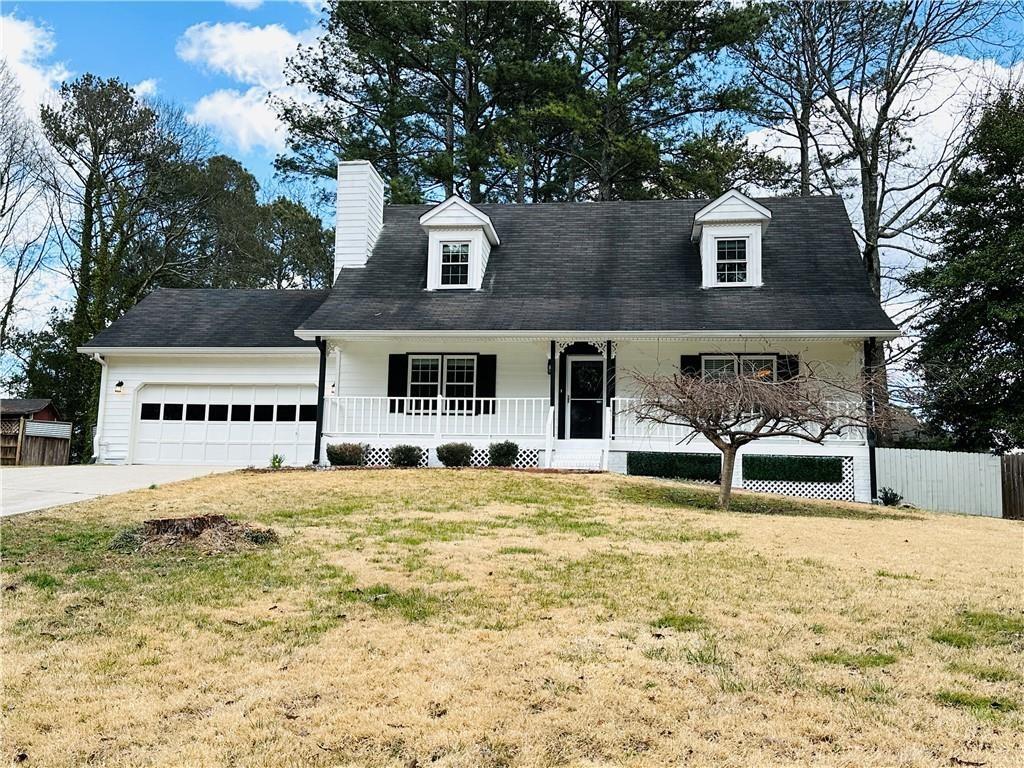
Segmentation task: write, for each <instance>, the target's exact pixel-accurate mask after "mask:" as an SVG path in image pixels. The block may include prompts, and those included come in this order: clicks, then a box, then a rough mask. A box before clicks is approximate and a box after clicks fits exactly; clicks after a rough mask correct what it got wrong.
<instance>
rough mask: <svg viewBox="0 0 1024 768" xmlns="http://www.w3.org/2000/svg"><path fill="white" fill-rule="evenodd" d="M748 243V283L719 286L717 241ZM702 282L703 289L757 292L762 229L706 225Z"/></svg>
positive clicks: (752, 226)
mask: <svg viewBox="0 0 1024 768" xmlns="http://www.w3.org/2000/svg"><path fill="white" fill-rule="evenodd" d="M719 240H745V241H746V243H747V246H746V252H747V279H746V280H745V281H744V282H742V283H720V282H718V269H717V265H718V241H719ZM700 255H701V278H702V284H703V287H704V288H756V287H758V286H760V285H762V284H763V283H762V281H761V225H760V224H749V223H747V224H743V223H735V224H706V225H705V226H704V228H703V230H702V234H701V244H700Z"/></svg>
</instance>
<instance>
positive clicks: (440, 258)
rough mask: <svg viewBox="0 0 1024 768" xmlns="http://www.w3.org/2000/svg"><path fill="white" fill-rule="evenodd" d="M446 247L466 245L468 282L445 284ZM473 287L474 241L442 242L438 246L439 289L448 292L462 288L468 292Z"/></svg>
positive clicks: (453, 240) (452, 240) (454, 240)
mask: <svg viewBox="0 0 1024 768" xmlns="http://www.w3.org/2000/svg"><path fill="white" fill-rule="evenodd" d="M446 245H459V246H461V245H464V246H466V282H464V283H446V282H444V247H445V246H446ZM472 286H473V241H472V240H471V239H468V238H467V239H465V240H456V239H451V240H447V239H446V240H440V241H438V244H437V287H438V289H439V290H448V289H451V288H460V289H462V290H466V289H467V288H472Z"/></svg>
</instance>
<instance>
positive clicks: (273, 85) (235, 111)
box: [175, 22, 316, 152]
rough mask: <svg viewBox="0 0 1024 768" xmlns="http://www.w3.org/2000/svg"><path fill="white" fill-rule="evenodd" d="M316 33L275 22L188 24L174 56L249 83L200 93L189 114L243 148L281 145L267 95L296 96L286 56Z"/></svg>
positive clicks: (280, 130) (279, 128)
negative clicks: (287, 79)
mask: <svg viewBox="0 0 1024 768" xmlns="http://www.w3.org/2000/svg"><path fill="white" fill-rule="evenodd" d="M315 36H316V29H315V28H314V29H307V30H303V31H302V32H298V33H293V32H290V31H288V30H287V29H285V28H284V27H282V26H280V25H279V24H268V25H266V26H262V27H259V26H253V25H251V24H245V23H242V22H223V23H216V24H214V23H209V22H203V23H201V24H195V25H193V26H191V27H189V28H188V29H186V30H185V33H184V34H183V35H182V36H181V38H179V40H178V43H177V46H176V49H175V50H176V51H177V54H178V57H179V58H181V59H182V60H183V61H187V62H189V63H191V64H196V65H198V66H201V67H203V68H205V69H206V70H208V71H210V72H215V73H217V74H220V75H225V76H227V77H229V78H231V79H232V80H235V81H237V82H238V83H239V84H240V85H243V86H247V87H245V88H222V89H218V90H216V91H214V92H213V93H209V94H207V95H206V96H203V97H202V98H201V99H199V101H198V102H196V104H195V106H194V107H193V108H192V111H191V112H190V114H189V117H190V119H191V120H192V121H193V122H196V123H198V124H200V125H204V126H206V127H208V128H210V129H211V130H212V131H214V132H215V133H216V134H217V135H218V136H219V137H220V138H221V139H222V140H223V141H225V142H226V143H230V144H233V145H234V146H236V147H237V148H238V149H239V150H241V151H242V152H249V151H250V150H252V149H255V148H261V147H262V148H265V149H268V150H271V151H274V152H278V151H280V150H282V149H283V148H284V138H285V134H284V129H283V128H282V126H281V124H280V122H279V121H278V119H277V116H276V115H275V114H274V111H273V110H272V109H271V108H270V107H269V106H268V105H267V95H268V93H274V94H276V95H283V94H288V95H292V96H298V95H299V93H300V91H299V90H298V89H294V88H289V87H288V86H287V85H286V83H285V77H284V67H285V60H286V59H287V58H288V57H289V56H291V55H293V54H294V53H295V51H296V50H297V49H298V47H299V45H301V44H303V43H308V42H311V41H312V40H313V39H315Z"/></svg>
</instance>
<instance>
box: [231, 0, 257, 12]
mask: <svg viewBox="0 0 1024 768" xmlns="http://www.w3.org/2000/svg"><path fill="white" fill-rule="evenodd" d="M225 2H226V3H227V4H228V5H233V6H235V7H236V8H241V9H242V10H244V11H252V10H255V9H256V8H259V7H260V6H261V5H263V0H225Z"/></svg>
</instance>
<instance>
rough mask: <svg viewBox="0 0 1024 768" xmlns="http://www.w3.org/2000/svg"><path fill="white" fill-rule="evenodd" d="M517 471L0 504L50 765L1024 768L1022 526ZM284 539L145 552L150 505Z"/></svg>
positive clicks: (12, 647) (293, 478)
mask: <svg viewBox="0 0 1024 768" xmlns="http://www.w3.org/2000/svg"><path fill="white" fill-rule="evenodd" d="M710 499H711V494H710V492H708V491H706V490H699V489H696V488H693V487H689V486H685V485H680V484H674V483H670V482H662V481H655V480H644V479H638V478H622V477H615V476H607V475H592V476H584V475H534V474H524V473H514V472H498V471H474V470H467V471H448V470H417V471H390V472H388V471H360V472H317V473H313V472H280V473H273V474H269V473H251V472H250V473H235V474H231V475H218V476H212V477H208V478H203V479H200V480H195V481H190V482H187V483H180V484H175V485H169V486H165V487H160V488H154V489H149V490H142V491H136V492H132V493H127V494H123V495H119V496H113V497H108V498H106V499H99V500H95V501H92V502H86V503H82V504H78V505H74V506H70V507H65V508H62V509H60V510H57V511H53V512H50V513H39V514H31V515H27V516H22V517H18V518H14V519H8V520H5V521H3V523H2V524H0V534H2V554H3V585H4V588H3V592H2V596H3V615H2V632H3V637H2V641H3V660H2V664H3V669H2V675H3V710H2V720H3V722H2V731H3V735H2V749H3V754H2V756H0V759H2V760H4V761H7V760H11V761H13V760H16V759H18V756H19V755H27V761H26V762H25V764H26V765H29V766H65V765H69V766H70V765H97V766H133V767H134V766H215V765H237V766H247V767H248V766H275V768H276V767H277V766H300V765H301V766H348V765H375V766H376V765H381V766H402V767H403V768H412V767H414V766H415V767H419V768H424V767H425V766H428V765H434V766H506V765H507V766H547V765H585V766H598V765H635V766H641V765H643V766H647V765H650V766H662V765H669V764H673V765H689V766H700V765H715V766H752V765H772V766H781V765H808V764H810V763H814V764H816V765H826V766H951V765H952V766H956V765H960V766H964V765H985V766H988V767H991V768H996V767H997V766H1020V765H1022V764H1024V761H1022V756H1024V736H1022V732H1024V728H1022V726H1024V716H1022V715H1024V682H1022V681H1024V664H1022V657H1024V653H1022V651H1024V611H1022V608H1024V606H1022V576H1024V562H1022V555H1024V526H1022V524H1020V523H1016V522H1011V521H1003V520H990V519H982V518H967V517H957V516H939V515H932V514H926V513H902V512H900V513H892V512H891V511H890V512H888V513H886V512H884V511H881V510H872V509H870V508H867V507H858V506H854V505H847V506H844V505H838V504H812V503H805V502H796V501H788V500H779V499H766V498H765V497H753V496H746V495H740V496H739V497H738V498H737V507H738V509H737V510H736V511H733V512H730V513H720V512H717V511H715V510H713V509H711V508H709V506H710ZM200 513H224V514H227V515H228V516H230V517H233V518H235V519H238V520H244V521H248V522H251V523H255V524H259V525H265V526H270V527H273V528H274V529H275V530H276V531H277V533H278V534H279V536H280V542H279V543H276V544H269V545H265V546H251V547H249V548H244V549H240V550H238V551H234V552H220V553H216V554H211V553H209V552H208V551H203V550H201V549H195V548H177V549H163V550H160V549H157V550H144V551H142V552H132V551H129V550H125V549H123V548H120V549H119V548H111V547H110V543H111V541H112V540H113V539H115V536H117V534H118V533H119V532H120V531H122V530H123V529H125V528H126V527H130V526H131V525H133V524H135V523H137V522H139V521H141V520H143V519H146V518H152V517H169V516H181V515H193V514H200Z"/></svg>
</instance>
